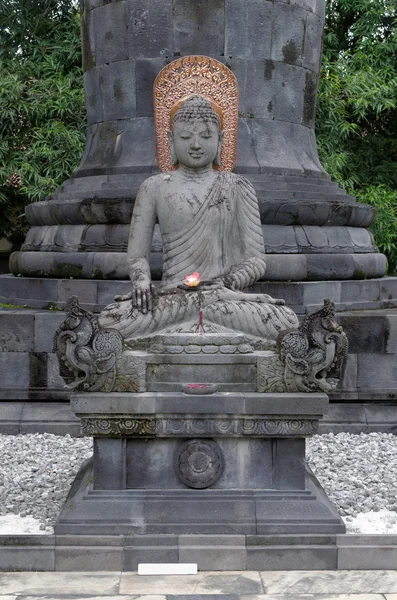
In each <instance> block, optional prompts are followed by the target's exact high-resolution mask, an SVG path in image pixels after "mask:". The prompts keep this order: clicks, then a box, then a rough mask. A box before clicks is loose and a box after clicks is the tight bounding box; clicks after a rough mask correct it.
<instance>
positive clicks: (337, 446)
mask: <svg viewBox="0 0 397 600" xmlns="http://www.w3.org/2000/svg"><path fill="white" fill-rule="evenodd" d="M307 460H308V463H309V465H310V467H311V468H312V470H313V472H314V474H315V475H316V477H317V478H318V480H319V481H320V483H321V485H322V486H323V488H324V489H325V491H326V492H327V494H328V496H329V498H330V499H331V500H332V502H333V503H334V504H335V505H336V506H337V508H338V509H339V512H340V514H341V515H342V516H343V517H347V519H346V520H347V521H349V520H350V519H351V518H352V517H355V516H356V515H357V513H362V512H370V511H379V510H381V509H382V508H385V509H387V510H392V511H397V498H396V490H397V487H396V486H397V436H395V435H393V434H391V433H369V434H364V433H361V434H360V435H352V434H350V433H338V434H337V435H334V434H332V433H329V434H327V435H316V436H314V437H313V438H312V439H311V440H308V443H307Z"/></svg>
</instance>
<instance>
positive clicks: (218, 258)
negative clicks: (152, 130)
mask: <svg viewBox="0 0 397 600" xmlns="http://www.w3.org/2000/svg"><path fill="white" fill-rule="evenodd" d="M160 225H161V224H160ZM162 241H163V259H164V263H163V277H162V281H161V285H160V288H159V295H158V296H157V297H155V298H154V304H153V310H152V311H151V312H149V313H147V314H142V313H141V312H139V311H138V309H136V308H134V307H133V306H132V303H131V301H130V300H126V301H122V302H116V303H114V304H111V305H109V306H107V307H106V308H105V309H104V311H103V312H102V313H101V315H100V318H99V321H100V323H101V325H102V327H109V328H116V329H118V330H119V331H120V333H121V334H122V335H123V337H124V339H125V340H127V341H128V340H133V339H137V338H141V337H145V336H148V335H151V334H158V333H166V332H167V333H170V332H196V331H197V330H198V324H199V312H200V310H202V313H203V324H204V331H206V332H208V333H210V332H211V333H212V332H227V331H233V332H242V333H245V334H246V335H248V336H252V337H255V338H258V337H259V338H260V339H261V340H262V341H267V342H268V346H269V348H271V347H273V346H274V344H275V341H276V340H277V337H278V334H279V333H280V332H281V331H283V330H285V329H288V328H292V327H297V326H298V320H297V317H296V315H295V313H294V312H293V311H292V310H291V309H289V308H288V307H286V306H281V305H276V304H269V303H267V302H266V301H265V297H264V296H261V295H255V296H254V301H253V295H251V294H247V295H242V294H241V291H242V290H244V289H245V288H246V287H248V286H249V285H252V284H253V283H255V281H258V279H260V278H261V277H263V275H264V274H265V269H266V263H265V252H264V244H263V237H262V228H261V221H260V215H259V207H258V201H257V198H256V194H255V191H254V189H253V187H252V186H251V184H250V183H249V182H248V181H247V180H246V179H245V178H243V177H241V176H239V175H235V174H233V173H228V172H218V173H217V176H216V178H215V182H214V183H213V184H212V186H211V188H210V190H209V192H208V193H207V196H206V198H205V200H204V202H203V204H202V205H201V207H200V208H199V209H198V211H197V212H196V214H195V215H194V216H193V217H192V219H191V220H190V222H188V223H187V224H186V225H184V226H183V227H181V228H177V227H176V228H175V230H174V231H172V232H164V233H163V232H162ZM193 271H198V272H199V274H200V277H201V281H206V280H212V281H213V280H214V279H215V280H218V281H220V282H222V283H223V286H224V287H221V288H220V289H213V290H211V289H209V290H203V291H201V290H200V289H198V290H194V288H193V289H192V290H191V291H190V290H189V291H187V290H182V289H180V288H178V285H180V284H183V282H184V277H185V275H190V274H191V273H192V272H193ZM132 279H133V277H132ZM244 296H245V297H246V300H245V299H244Z"/></svg>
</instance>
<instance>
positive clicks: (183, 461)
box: [174, 439, 224, 489]
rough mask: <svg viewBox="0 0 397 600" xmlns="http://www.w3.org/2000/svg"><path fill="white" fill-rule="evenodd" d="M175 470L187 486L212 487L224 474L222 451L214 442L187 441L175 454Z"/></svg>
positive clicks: (195, 487)
mask: <svg viewBox="0 0 397 600" xmlns="http://www.w3.org/2000/svg"><path fill="white" fill-rule="evenodd" d="M174 468H175V473H176V475H177V477H178V478H179V479H180V481H182V483H184V484H185V485H187V486H189V487H191V488H194V489H204V488H208V487H211V486H212V485H214V484H215V483H216V482H217V481H218V479H219V478H220V477H221V475H222V473H223V469H224V458H223V454H222V450H221V449H220V447H219V446H218V444H217V443H216V442H214V441H213V440H199V439H195V440H187V441H186V442H184V443H183V444H181V446H179V448H178V450H177V452H176V454H175V458H174Z"/></svg>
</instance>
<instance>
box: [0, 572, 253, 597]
mask: <svg viewBox="0 0 397 600" xmlns="http://www.w3.org/2000/svg"><path fill="white" fill-rule="evenodd" d="M0 582H1V579H0ZM156 586H157V589H159V590H161V592H162V593H163V594H167V595H168V594H176V595H179V594H180V593H181V591H182V590H183V592H184V594H188V595H190V594H261V593H263V587H262V583H261V579H260V576H259V573H256V572H252V571H245V572H241V571H239V572H238V571H237V572H236V571H229V572H224V573H217V572H216V571H214V572H211V571H207V572H205V573H198V574H197V575H189V576H183V575H181V576H173V575H169V576H167V577H156ZM132 590H133V591H134V593H139V594H147V593H151V592H152V591H153V577H150V576H139V575H137V574H135V573H122V574H121V583H120V590H119V591H120V594H126V593H127V594H128V593H130V592H131V591H132Z"/></svg>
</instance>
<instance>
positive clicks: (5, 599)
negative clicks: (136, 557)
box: [0, 573, 166, 600]
mask: <svg viewBox="0 0 397 600" xmlns="http://www.w3.org/2000/svg"><path fill="white" fill-rule="evenodd" d="M73 577H74V578H75V579H78V577H79V574H78V573H73ZM98 597H99V598H100V599H101V600H166V596H160V595H157V594H145V596H137V595H136V594H130V595H123V596H121V595H120V594H117V596H102V595H101V596H98V595H96V596H81V595H79V594H77V595H73V596H72V597H71V596H66V598H67V599H68V600H98ZM12 598H13V596H0V600H12ZM15 598H17V596H15ZM62 598H63V595H62V590H60V591H59V593H56V592H55V593H52V594H51V595H50V596H48V595H46V596H26V595H24V596H18V600H22V599H23V600H62Z"/></svg>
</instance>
